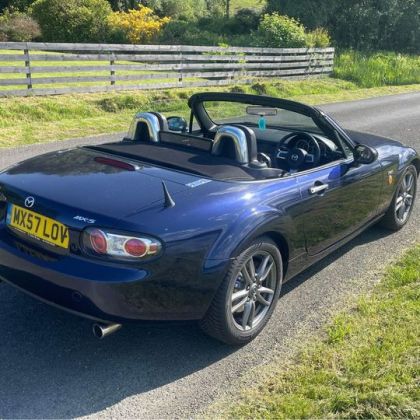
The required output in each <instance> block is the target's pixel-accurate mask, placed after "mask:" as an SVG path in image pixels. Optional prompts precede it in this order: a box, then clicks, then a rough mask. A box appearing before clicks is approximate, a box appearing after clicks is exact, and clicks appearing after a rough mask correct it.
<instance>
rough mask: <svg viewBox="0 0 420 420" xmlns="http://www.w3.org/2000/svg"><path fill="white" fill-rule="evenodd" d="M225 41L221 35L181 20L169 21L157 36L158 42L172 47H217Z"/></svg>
mask: <svg viewBox="0 0 420 420" xmlns="http://www.w3.org/2000/svg"><path fill="white" fill-rule="evenodd" d="M225 41H226V39H225V37H224V36H223V35H220V34H218V33H215V32H212V31H208V30H205V29H202V28H201V25H199V24H193V23H191V22H186V21H182V20H177V21H176V20H173V21H170V22H169V23H168V24H167V25H165V27H164V28H163V30H162V32H161V33H160V35H159V42H162V43H165V44H174V45H178V44H184V45H218V44H219V43H222V42H225Z"/></svg>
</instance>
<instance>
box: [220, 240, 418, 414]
mask: <svg viewBox="0 0 420 420" xmlns="http://www.w3.org/2000/svg"><path fill="white" fill-rule="evenodd" d="M419 286H420V245H418V246H417V247H416V248H414V249H413V250H411V251H410V252H408V253H407V254H406V255H405V256H404V258H403V259H402V260H401V261H400V262H399V263H397V264H396V265H394V266H392V267H391V268H389V269H388V271H387V273H386V275H385V276H384V278H383V279H382V281H381V283H380V284H379V285H378V286H376V288H375V290H374V292H373V293H372V294H371V295H370V296H365V297H362V298H360V299H359V301H358V302H357V304H356V305H355V306H354V307H353V308H352V309H351V311H348V312H344V313H342V314H340V315H338V316H336V317H335V318H334V320H333V322H332V323H331V325H330V326H329V327H328V329H327V330H326V331H325V337H324V339H323V340H320V341H315V342H314V343H312V344H311V345H309V346H308V347H307V350H305V351H304V352H303V353H301V354H300V355H299V357H297V358H296V359H295V360H294V361H292V362H290V363H289V364H288V365H286V366H283V367H281V368H279V367H277V366H278V364H276V363H273V364H272V365H270V366H268V367H267V374H266V375H265V376H263V377H262V378H260V379H259V380H258V375H259V373H256V374H255V375H256V376H255V375H254V376H253V377H254V383H255V382H256V383H258V386H257V387H255V388H254V389H251V390H249V389H247V390H244V391H243V393H242V394H241V395H240V396H239V397H237V398H236V401H235V402H234V403H232V405H229V406H228V407H227V408H226V409H224V410H221V411H218V416H222V417H230V418H276V419H278V418H311V417H312V418H419V416H420V398H419V397H420V391H419V387H418V385H419V379H420V367H419V356H420V354H419V348H420V338H419V337H420V287H419ZM268 372H270V373H268ZM260 375H261V374H260Z"/></svg>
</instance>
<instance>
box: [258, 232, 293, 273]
mask: <svg viewBox="0 0 420 420" xmlns="http://www.w3.org/2000/svg"><path fill="white" fill-rule="evenodd" d="M261 236H265V237H268V238H270V239H271V240H272V241H273V242H274V243H275V244H276V246H277V248H278V250H279V251H280V255H281V259H282V263H283V278H284V277H285V275H286V273H287V266H288V262H289V245H288V243H287V240H286V239H285V237H284V236H283V235H282V234H281V233H279V232H266V233H264V234H262V235H261Z"/></svg>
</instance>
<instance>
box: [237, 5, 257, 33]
mask: <svg viewBox="0 0 420 420" xmlns="http://www.w3.org/2000/svg"><path fill="white" fill-rule="evenodd" d="M259 21H260V15H259V14H258V13H257V12H255V11H254V10H252V9H240V10H238V12H237V13H236V14H235V16H234V17H233V18H232V19H231V22H230V30H231V32H232V33H235V34H247V33H250V32H251V31H253V30H256V29H257V28H258V24H259Z"/></svg>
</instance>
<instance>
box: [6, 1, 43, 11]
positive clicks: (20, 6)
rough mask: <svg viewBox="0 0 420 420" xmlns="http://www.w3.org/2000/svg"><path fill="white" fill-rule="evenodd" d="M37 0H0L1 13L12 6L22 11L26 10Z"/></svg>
mask: <svg viewBox="0 0 420 420" xmlns="http://www.w3.org/2000/svg"><path fill="white" fill-rule="evenodd" d="M34 1H35V0H0V13H1V12H3V10H5V9H8V8H12V9H14V10H19V11H21V12H23V11H25V10H26V9H27V8H28V7H29V6H30V5H31V4H32V3H33V2H34Z"/></svg>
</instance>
